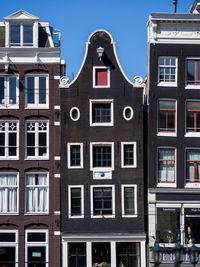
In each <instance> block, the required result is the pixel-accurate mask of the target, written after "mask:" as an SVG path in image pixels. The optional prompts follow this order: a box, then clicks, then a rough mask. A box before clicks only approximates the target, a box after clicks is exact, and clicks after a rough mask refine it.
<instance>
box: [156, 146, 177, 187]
mask: <svg viewBox="0 0 200 267" xmlns="http://www.w3.org/2000/svg"><path fill="white" fill-rule="evenodd" d="M159 149H174V154H175V155H174V160H175V166H174V175H175V177H174V180H175V181H174V182H168V183H167V182H159V181H158V178H159V177H158V159H159V158H158V150H159ZM156 175H157V187H176V183H177V148H176V147H168V146H161V147H160V146H159V147H157V155H156Z"/></svg>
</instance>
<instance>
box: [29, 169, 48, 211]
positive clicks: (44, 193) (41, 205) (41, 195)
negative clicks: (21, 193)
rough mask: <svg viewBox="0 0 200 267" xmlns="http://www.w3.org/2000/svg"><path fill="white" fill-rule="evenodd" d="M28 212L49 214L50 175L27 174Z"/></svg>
mask: <svg viewBox="0 0 200 267" xmlns="http://www.w3.org/2000/svg"><path fill="white" fill-rule="evenodd" d="M25 190H26V197H25V201H26V205H25V207H26V212H27V213H47V212H48V174H47V173H27V174H26V188H25Z"/></svg>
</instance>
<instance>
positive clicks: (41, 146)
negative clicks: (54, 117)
mask: <svg viewBox="0 0 200 267" xmlns="http://www.w3.org/2000/svg"><path fill="white" fill-rule="evenodd" d="M46 146H47V140H46V133H39V156H43V155H44V154H46V152H47V149H46Z"/></svg>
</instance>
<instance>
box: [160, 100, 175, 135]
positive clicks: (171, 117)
mask: <svg viewBox="0 0 200 267" xmlns="http://www.w3.org/2000/svg"><path fill="white" fill-rule="evenodd" d="M158 133H159V134H160V133H162V134H165V135H166V134H167V135H169V134H174V133H176V101H175V100H159V101H158Z"/></svg>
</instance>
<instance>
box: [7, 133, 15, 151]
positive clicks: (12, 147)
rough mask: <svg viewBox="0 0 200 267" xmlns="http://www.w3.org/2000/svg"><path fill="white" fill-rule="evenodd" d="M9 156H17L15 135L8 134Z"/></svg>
mask: <svg viewBox="0 0 200 267" xmlns="http://www.w3.org/2000/svg"><path fill="white" fill-rule="evenodd" d="M8 142H9V152H8V155H9V156H16V155H17V134H16V133H9V141H8Z"/></svg>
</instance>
